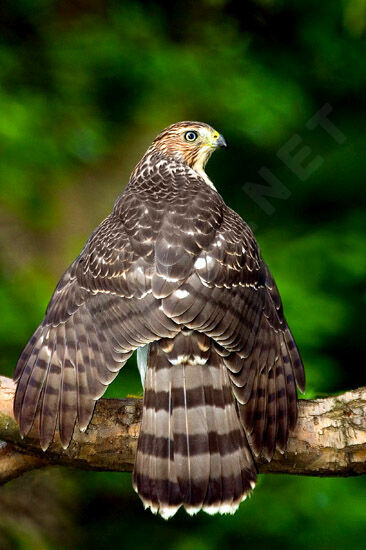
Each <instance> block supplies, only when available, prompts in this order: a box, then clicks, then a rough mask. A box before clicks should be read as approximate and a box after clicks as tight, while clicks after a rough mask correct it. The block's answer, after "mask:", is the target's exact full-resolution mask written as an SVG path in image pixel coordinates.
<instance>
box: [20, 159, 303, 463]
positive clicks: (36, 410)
mask: <svg viewBox="0 0 366 550" xmlns="http://www.w3.org/2000/svg"><path fill="white" fill-rule="evenodd" d="M184 326H185V327H188V328H191V329H193V330H198V331H200V332H204V333H205V334H207V335H208V336H209V337H210V338H212V339H213V340H214V341H215V343H216V346H217V349H218V351H219V353H220V354H221V356H222V357H223V358H224V361H225V364H226V366H227V368H228V369H229V373H230V377H231V381H232V387H233V392H234V394H235V397H236V399H237V402H238V406H239V409H240V414H241V419H242V422H243V424H244V426H245V428H246V430H247V431H248V433H249V434H250V439H251V442H252V445H253V449H254V451H255V452H256V453H257V454H258V453H259V452H261V450H262V449H263V450H264V453H265V455H266V456H267V457H269V458H270V457H271V456H272V454H273V452H274V449H275V447H276V445H277V447H278V448H280V449H282V448H283V447H284V445H285V443H286V440H287V434H288V429H289V428H291V427H292V426H293V425H294V422H295V419H296V389H295V382H294V380H295V379H296V381H297V383H298V385H299V386H300V388H302V387H303V385H304V379H303V370H302V365H301V361H300V359H299V356H298V354H297V351H296V346H295V344H294V342H293V339H292V337H291V334H290V332H289V330H288V327H287V325H286V322H285V320H284V318H283V314H282V309H281V302H280V298H279V295H278V291H277V289H276V287H275V285H274V282H273V279H272V278H271V276H270V274H269V272H268V269H267V267H266V265H265V264H264V262H263V261H262V260H261V258H260V255H259V251H258V248H257V245H256V242H255V239H254V237H253V235H252V233H251V232H250V230H249V228H248V226H246V224H244V222H243V221H242V220H241V218H240V217H239V216H237V215H236V214H235V213H234V212H232V211H231V210H230V209H228V208H227V207H226V206H225V204H224V203H223V201H222V199H221V197H220V196H219V195H218V194H217V193H216V191H214V190H212V189H211V188H210V187H209V186H208V185H207V184H206V183H205V182H203V180H202V179H201V178H200V177H199V176H198V175H197V174H195V173H194V172H193V171H192V170H191V169H189V168H188V167H187V166H185V165H183V164H181V163H176V164H175V165H174V163H172V162H171V161H169V159H159V161H158V162H156V161H155V162H152V159H151V158H150V159H148V160H147V161H146V166H144V165H143V166H142V167H141V170H140V171H139V173H138V174H137V175H136V176H135V180H132V181H131V183H130V184H129V186H128V187H127V189H126V191H125V192H124V193H123V194H122V195H121V196H120V197H119V199H118V200H117V202H116V205H115V208H114V211H113V213H112V214H111V215H110V216H109V217H108V218H106V220H104V222H103V223H102V224H101V225H100V226H99V228H98V229H97V230H96V231H95V232H94V233H93V234H92V236H91V237H90V239H89V241H88V242H87V244H86V246H85V248H84V250H83V251H82V253H81V254H80V256H79V257H78V258H77V259H76V260H75V262H74V263H73V264H72V265H71V266H70V268H69V269H68V270H67V271H66V273H65V274H64V276H63V277H62V279H61V281H60V283H59V284H58V286H57V288H56V290H55V292H54V294H53V296H52V299H51V301H50V304H49V306H48V308H47V311H46V315H45V318H44V320H43V322H42V323H41V325H40V326H39V327H38V329H37V330H36V332H35V333H34V335H33V337H32V338H31V340H30V341H29V343H28V344H27V346H26V348H25V350H24V351H23V353H22V355H21V357H20V359H19V362H18V364H17V367H16V372H15V379H16V380H17V381H18V385H17V392H16V397H15V404H14V411H15V416H16V419H17V420H18V422H19V424H20V430H21V433H22V434H26V433H28V431H29V430H30V428H31V427H32V424H33V422H34V420H35V418H36V417H38V419H39V429H40V440H41V445H42V448H44V449H46V448H47V447H48V446H49V444H50V443H51V441H52V439H53V436H54V433H55V430H56V429H58V431H59V434H60V439H61V442H62V444H63V446H64V447H67V446H68V444H69V442H70V440H71V437H72V434H73V430H74V426H75V424H76V422H77V424H78V425H79V427H80V429H82V430H84V429H86V427H87V426H88V423H89V421H90V418H91V416H92V413H93V409H94V404H95V401H96V400H97V399H99V397H101V395H102V394H103V392H104V391H105V388H106V386H107V385H108V384H109V383H110V382H111V381H112V380H113V379H114V378H115V376H116V375H117V374H118V372H119V370H120V368H121V367H122V366H123V365H124V364H125V362H126V361H127V359H128V358H129V357H130V355H131V354H132V352H133V351H134V350H135V349H137V348H138V347H140V346H143V345H145V344H147V343H150V342H153V341H154V340H158V339H160V338H171V337H173V336H175V335H176V334H177V333H178V332H179V331H180V330H181V329H182V327H184Z"/></svg>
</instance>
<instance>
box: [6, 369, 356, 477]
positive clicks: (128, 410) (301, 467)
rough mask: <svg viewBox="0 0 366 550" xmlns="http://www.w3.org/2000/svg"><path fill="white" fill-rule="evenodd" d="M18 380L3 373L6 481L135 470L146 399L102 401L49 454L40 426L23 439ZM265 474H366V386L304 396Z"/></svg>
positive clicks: (261, 466) (264, 466) (262, 466)
mask: <svg viewBox="0 0 366 550" xmlns="http://www.w3.org/2000/svg"><path fill="white" fill-rule="evenodd" d="M14 392H15V384H14V382H13V381H12V380H11V379H9V378H5V377H1V376H0V440H2V441H4V442H6V443H4V444H2V445H0V483H5V482H6V481H8V480H10V479H12V478H14V477H17V476H19V475H21V474H22V473H23V472H25V471H27V470H32V469H35V468H40V467H43V466H47V465H50V464H62V465H66V466H72V467H74V468H81V469H86V470H109V471H116V472H125V471H131V470H132V468H133V463H134V457H135V452H136V445H137V439H138V435H139V430H140V420H141V413H142V400H141V399H101V400H100V401H98V403H97V405H96V408H95V413H94V416H93V419H92V421H91V423H90V426H89V428H88V430H87V431H86V432H85V433H81V432H80V431H79V430H78V429H76V430H75V433H74V438H73V440H72V442H71V445H70V447H69V448H68V449H67V450H63V449H62V446H61V444H60V442H59V440H58V439H56V441H55V442H54V443H53V444H52V445H51V447H50V448H49V449H48V451H47V452H46V453H43V452H42V451H41V449H40V447H39V442H38V437H37V430H38V427H37V426H36V425H35V426H34V427H33V429H32V431H31V433H30V434H29V436H28V437H27V438H25V439H21V437H20V434H19V429H18V425H17V423H16V422H15V420H14V416H13V398H14ZM258 469H259V472H260V473H282V474H284V473H285V474H299V475H311V476H352V475H361V474H366V387H365V388H359V389H357V390H353V391H348V392H346V393H344V394H342V395H337V396H333V397H327V398H325V399H316V400H308V401H307V400H301V401H300V402H299V420H298V424H297V427H296V430H295V432H294V433H293V434H292V436H291V437H290V440H289V443H288V447H287V451H286V452H285V453H284V454H283V455H281V454H279V453H276V455H275V457H274V459H273V460H272V462H270V463H267V462H265V463H264V462H259V463H258Z"/></svg>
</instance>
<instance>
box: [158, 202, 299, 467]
mask: <svg viewBox="0 0 366 550" xmlns="http://www.w3.org/2000/svg"><path fill="white" fill-rule="evenodd" d="M206 207H207V208H210V205H206ZM195 229H196V231H197V234H199V235H202V234H203V235H207V236H210V239H207V241H206V242H205V243H204V246H202V247H201V249H200V252H199V255H198V256H196V257H195V259H194V262H193V270H192V271H191V273H190V274H189V276H188V277H187V278H186V280H185V281H184V283H183V284H181V285H180V287H179V291H178V292H177V291H175V292H172V293H171V294H169V295H168V296H166V297H164V298H163V300H162V307H163V310H164V312H165V313H166V314H167V315H168V316H170V317H172V318H173V319H174V320H175V321H176V322H179V323H181V324H184V325H185V326H187V327H189V328H192V329H195V330H198V331H202V332H205V334H207V335H208V336H210V337H211V338H213V339H214V340H215V342H216V343H217V345H218V349H219V351H220V353H221V355H222V356H223V357H224V358H225V364H226V366H227V368H228V369H229V371H230V378H231V381H232V387H233V392H234V395H235V397H236V399H237V402H238V406H239V412H240V416H241V419H242V422H243V425H244V427H245V429H246V432H247V434H248V438H249V441H250V443H251V447H252V449H253V451H254V453H255V454H256V455H257V456H258V455H259V454H260V453H261V452H263V455H264V456H265V457H266V458H267V459H268V460H270V459H271V458H272V456H273V453H274V451H275V449H276V448H278V449H279V450H280V451H283V450H284V449H285V446H286V443H287V439H288V434H289V430H292V429H293V428H294V426H295V423H296V418H297V393H296V383H297V385H298V387H299V388H300V389H301V390H302V391H304V387H305V378H304V370H303V366H302V362H301V359H300V356H299V353H298V351H297V348H296V345H295V342H294V340H293V338H292V335H291V332H290V330H289V328H288V326H287V323H286V321H285V318H284V316H283V311H282V304H281V299H280V296H279V293H278V290H277V287H276V285H275V283H274V280H273V278H272V276H271V274H270V272H269V270H268V267H267V266H266V264H265V263H264V262H263V260H262V259H261V257H260V253H259V249H258V247H257V244H256V241H255V238H254V236H253V234H252V232H251V231H250V229H249V227H248V226H247V225H246V224H245V223H244V222H243V221H242V219H241V218H240V217H239V216H238V215H237V214H236V213H235V212H233V211H232V210H230V209H229V208H227V207H226V206H223V209H222V212H221V219H220V220H219V223H218V224H217V225H216V226H215V231H211V232H210V226H207V224H206V225H205V224H204V223H203V222H202V221H201V220H198V222H197V223H196V226H195Z"/></svg>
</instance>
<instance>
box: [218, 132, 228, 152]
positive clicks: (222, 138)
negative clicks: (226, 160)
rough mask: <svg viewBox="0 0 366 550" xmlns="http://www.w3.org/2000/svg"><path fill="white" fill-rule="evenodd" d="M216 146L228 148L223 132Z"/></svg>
mask: <svg viewBox="0 0 366 550" xmlns="http://www.w3.org/2000/svg"><path fill="white" fill-rule="evenodd" d="M215 147H217V148H219V147H220V148H221V147H224V148H225V149H227V143H226V139H225V138H224V136H223V135H222V134H220V135H219V137H218V138H217V140H216V141H215Z"/></svg>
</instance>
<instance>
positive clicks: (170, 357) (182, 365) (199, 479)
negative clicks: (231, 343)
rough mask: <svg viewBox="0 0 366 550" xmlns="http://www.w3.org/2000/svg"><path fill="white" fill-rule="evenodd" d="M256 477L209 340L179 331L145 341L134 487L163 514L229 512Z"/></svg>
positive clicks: (229, 391)
mask: <svg viewBox="0 0 366 550" xmlns="http://www.w3.org/2000/svg"><path fill="white" fill-rule="evenodd" d="M256 479H257V472H256V467H255V465H254V462H253V458H252V455H251V452H250V449H249V446H248V443H247V440H246V437H245V434H244V431H243V428H242V426H241V423H240V420H239V417H238V412H237V408H236V403H235V398H234V396H233V393H232V388H231V385H230V380H229V376H228V373H227V369H226V367H225V366H224V364H223V359H222V357H221V356H220V355H219V354H218V353H217V351H216V349H215V347H214V344H213V343H212V340H211V341H210V340H209V338H208V337H207V336H205V335H204V334H200V333H197V332H188V333H184V332H182V333H180V334H178V335H177V336H176V337H175V338H174V339H164V340H160V341H158V342H155V343H153V344H151V345H150V349H149V353H148V356H147V369H146V376H145V392H144V407H143V418H142V424H141V432H140V437H139V441H138V447H137V455H136V462H135V468H134V474H133V486H134V489H135V490H136V492H137V493H138V494H139V496H140V498H141V499H142V501H143V503H144V505H145V507H146V508H151V510H152V512H154V513H157V512H158V513H160V514H161V516H163V517H164V518H166V519H167V518H169V517H171V516H172V515H174V514H175V513H176V511H177V510H178V508H180V507H181V506H183V507H184V508H185V509H186V511H187V512H188V513H189V514H195V513H197V512H198V511H199V510H201V509H202V510H204V511H205V512H208V513H209V514H214V513H217V512H220V513H234V512H235V511H236V509H237V508H238V506H239V504H240V502H242V501H243V500H244V499H245V498H246V496H247V495H248V493H249V492H250V491H251V490H252V489H253V488H254V486H255V482H256Z"/></svg>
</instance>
